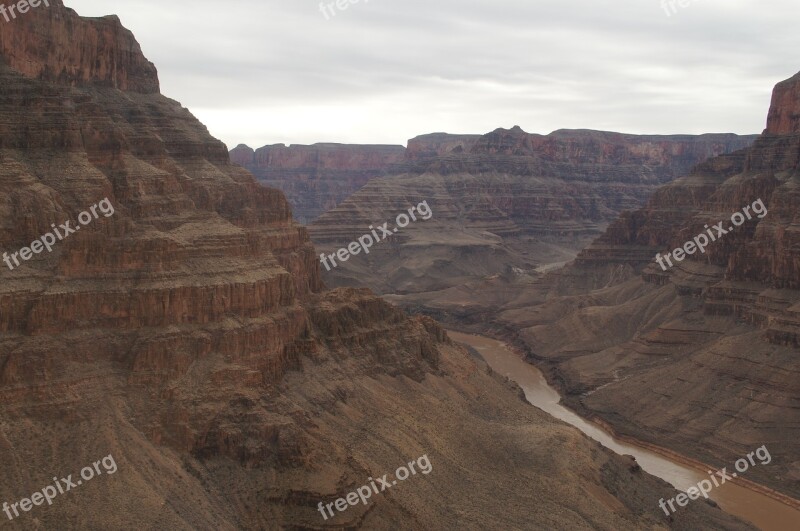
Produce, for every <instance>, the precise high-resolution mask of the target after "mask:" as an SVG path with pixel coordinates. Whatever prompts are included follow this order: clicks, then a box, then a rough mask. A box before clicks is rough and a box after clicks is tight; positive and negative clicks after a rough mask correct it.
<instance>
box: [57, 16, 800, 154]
mask: <svg viewBox="0 0 800 531" xmlns="http://www.w3.org/2000/svg"><path fill="white" fill-rule="evenodd" d="M329 1H330V0H326V3H327V2H329ZM681 1H683V2H684V3H687V4H688V5H687V6H686V7H680V6H679V5H678V0H674V4H675V8H674V10H670V9H669V7H668V6H667V7H664V6H662V0H548V1H543V0H360V1H359V2H358V3H355V4H352V5H349V3H348V2H347V0H340V2H341V4H342V5H347V9H346V10H338V9H337V8H336V7H335V4H334V6H333V7H332V8H328V9H327V18H326V15H325V14H323V13H322V12H321V10H320V2H319V0H225V1H220V0H193V1H191V2H189V1H188V0H176V1H172V2H169V1H164V0H121V1H118V2H115V1H109V0H65V3H66V4H67V6H69V7H72V8H73V9H75V10H76V11H77V12H78V13H79V14H81V15H84V16H102V15H107V14H112V13H113V14H116V15H119V17H120V18H121V19H122V23H123V24H124V25H125V26H126V27H127V28H129V29H130V30H132V31H133V33H134V34H135V35H136V37H137V39H138V41H139V43H140V44H141V45H142V49H143V50H144V53H145V55H146V56H147V57H148V59H150V60H151V61H153V63H155V65H156V67H157V68H158V72H159V78H160V80H161V92H162V93H163V94H164V95H166V96H169V97H170V98H173V99H176V100H178V101H180V102H181V103H182V104H183V105H184V106H186V107H188V108H189V109H190V110H191V111H192V112H193V113H194V114H195V116H197V117H198V118H199V119H200V120H201V121H202V122H203V123H205V124H206V125H207V126H208V128H209V130H210V131H211V133H212V134H213V135H214V136H216V137H218V138H220V139H221V140H222V141H224V142H225V143H226V144H227V145H228V147H229V148H232V147H234V146H236V145H237V144H238V143H242V142H243V143H247V144H249V145H250V146H251V147H260V146H262V145H265V144H275V143H281V142H282V143H286V144H291V143H298V144H311V143H314V142H346V143H372V144H374V143H388V144H405V142H406V140H407V139H409V138H411V137H414V136H417V135H419V134H424V133H431V132H437V131H444V132H448V133H485V132H488V131H491V130H493V129H496V128H497V127H511V126H513V125H519V126H521V127H522V128H523V129H525V130H526V131H528V132H535V133H549V132H550V131H553V130H555V129H561V128H588V129H602V130H611V131H621V132H626V133H660V134H671V133H705V132H734V133H760V132H761V131H762V130H763V128H764V125H765V121H766V114H767V109H768V106H769V98H770V93H771V90H772V87H773V86H774V85H775V83H777V82H778V81H780V80H782V79H786V78H788V77H790V76H792V75H793V74H795V73H796V72H798V71H800V31H798V29H797V20H798V16H797V15H798V14H800V4H799V3H798V1H797V0H681ZM332 11H334V12H335V15H334V14H332ZM667 11H669V12H670V13H671V14H670V15H668V14H667Z"/></svg>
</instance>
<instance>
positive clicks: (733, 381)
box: [404, 76, 800, 498]
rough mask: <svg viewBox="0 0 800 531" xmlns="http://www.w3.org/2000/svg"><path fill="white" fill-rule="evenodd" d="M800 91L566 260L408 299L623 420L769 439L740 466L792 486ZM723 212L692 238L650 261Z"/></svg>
mask: <svg viewBox="0 0 800 531" xmlns="http://www.w3.org/2000/svg"><path fill="white" fill-rule="evenodd" d="M799 100H800V76H795V77H793V78H791V79H789V80H787V81H784V82H782V83H780V84H778V86H777V87H776V89H775V94H774V97H773V100H772V107H771V109H770V111H769V118H768V125H767V129H766V130H765V131H764V134H763V135H761V136H760V137H759V138H758V139H757V141H756V142H755V143H754V144H753V146H752V147H750V148H749V149H746V150H743V151H740V152H736V153H732V154H728V155H723V156H720V157H716V158H713V159H711V160H709V161H707V162H705V163H702V164H700V165H699V166H697V167H696V168H695V169H694V170H693V171H692V172H691V173H690V174H689V175H688V176H686V177H683V178H680V179H678V180H676V181H674V182H672V183H669V184H667V185H665V186H663V187H661V188H660V189H659V190H658V191H656V192H655V193H654V194H653V197H652V198H651V199H650V200H649V201H648V203H647V205H646V206H644V207H643V208H641V209H637V210H634V211H631V212H626V213H624V214H622V215H621V216H620V217H619V218H618V219H617V220H615V221H614V222H613V223H611V225H610V226H609V228H608V230H607V231H606V232H605V233H604V234H603V235H602V236H601V237H600V238H598V239H597V240H596V241H595V242H594V243H593V244H592V245H591V246H589V247H588V248H587V249H585V250H584V251H582V252H581V253H580V254H579V256H578V258H577V260H575V262H574V263H573V264H571V265H570V266H568V267H566V268H564V269H562V270H560V271H557V272H553V273H550V274H549V275H547V276H546V277H544V278H540V277H537V276H534V275H516V276H513V275H506V276H503V277H498V278H494V279H489V280H486V281H484V282H477V281H476V282H473V283H471V284H469V285H465V286H460V287H458V288H453V289H451V290H449V291H448V292H442V293H438V294H436V295H437V296H436V297H434V296H426V298H424V299H421V298H420V297H416V298H415V297H410V296H409V297H405V298H404V299H405V302H406V303H407V304H408V305H409V306H415V307H417V308H418V309H420V310H424V311H426V312H427V313H429V314H432V315H435V316H438V317H440V318H447V317H450V318H456V319H458V320H459V321H460V322H461V323H471V324H472V325H473V329H474V330H481V331H485V332H487V331H488V332H492V333H494V334H496V335H498V336H501V337H505V338H508V339H511V340H514V341H516V342H518V344H519V345H520V347H521V348H526V349H527V350H528V352H529V353H530V358H531V360H532V361H535V362H536V363H537V364H539V365H541V366H543V367H545V368H547V369H548V370H549V371H550V376H551V378H552V380H553V381H554V382H555V383H557V384H559V385H561V387H562V389H563V390H564V391H565V392H566V393H567V394H568V401H569V402H570V404H571V405H572V406H573V407H575V408H577V409H579V410H581V411H582V412H584V413H585V414H586V415H589V416H597V417H600V418H602V419H603V420H604V421H605V422H607V423H609V424H611V425H612V426H613V427H614V429H616V430H617V431H619V432H620V433H622V434H624V435H630V436H634V437H636V438H638V439H643V440H647V441H648V442H651V443H653V444H657V445H662V446H667V447H669V448H670V449H672V450H674V451H676V452H678V453H681V454H686V455H690V456H692V457H694V458H697V459H700V460H702V461H704V462H707V463H713V464H716V465H719V466H726V465H729V464H730V463H733V462H734V461H735V460H736V459H738V458H740V457H742V456H743V455H746V454H747V452H749V451H752V450H753V449H754V448H756V447H759V446H761V445H766V446H767V447H768V448H769V449H770V451H771V452H773V463H772V466H770V467H759V468H754V469H752V470H750V471H749V472H748V474H749V477H750V478H753V479H756V480H757V481H760V482H763V483H764V484H766V485H769V486H770V487H772V488H775V489H778V490H781V491H782V492H784V493H788V494H790V495H792V496H794V497H795V498H797V497H799V496H800V459H799V457H798V456H800V445H798V441H800V437H798V435H800V355H799V352H800V351H799V350H798V347H800V289H799V288H800V223H799V222H800V218H799V217H798V216H800V180H798V163H799V162H800V126H799V125H798V121H797V120H796V114H797V102H798V101H799ZM758 200H761V201H763V205H764V207H765V208H766V210H767V213H766V215H756V214H755V213H754V207H753V203H754V202H756V201H758ZM745 207H748V208H749V209H750V216H749V217H751V218H752V219H746V218H747V217H745V216H743V218H744V224H743V225H742V226H741V227H738V228H736V227H733V223H732V222H731V217H732V215H733V214H734V213H736V212H744V209H745ZM719 222H723V223H722V225H720V227H721V228H722V229H723V230H724V231H725V232H727V234H719V233H718V231H717V230H715V229H711V230H712V234H714V236H715V238H717V241H713V242H711V243H710V245H709V246H708V248H707V249H706V251H705V252H704V253H700V252H696V251H695V252H694V254H691V255H689V256H688V257H687V258H685V259H683V260H682V261H678V260H673V261H672V263H673V267H668V268H667V270H666V271H665V270H664V269H663V268H662V267H661V266H659V265H658V264H657V263H656V261H655V258H656V254H657V253H660V254H661V255H664V254H666V253H667V252H669V251H672V250H674V249H676V248H678V247H683V246H684V244H685V243H686V242H688V241H690V240H692V239H693V238H694V237H695V236H697V235H699V234H703V233H706V231H707V230H708V228H710V227H713V226H714V225H717V224H718V223H719ZM465 305H466V307H465ZM773 449H774V450H773Z"/></svg>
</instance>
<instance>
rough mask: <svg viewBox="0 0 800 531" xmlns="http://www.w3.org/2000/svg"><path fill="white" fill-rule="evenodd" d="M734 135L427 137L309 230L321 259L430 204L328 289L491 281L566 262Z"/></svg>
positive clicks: (501, 132)
mask: <svg viewBox="0 0 800 531" xmlns="http://www.w3.org/2000/svg"><path fill="white" fill-rule="evenodd" d="M753 140H755V137H750V136H737V135H731V134H709V135H699V136H689V135H675V136H654V135H653V136H637V135H625V134H619V133H609V132H601V131H584V130H560V131H555V132H553V133H551V134H549V135H537V134H529V133H526V132H525V131H523V130H522V129H521V128H519V127H513V128H511V129H497V130H495V131H493V132H491V133H488V134H486V135H446V134H441V133H437V134H433V135H424V136H422V137H417V138H415V139H412V140H410V141H409V142H408V149H407V153H406V162H405V163H404V165H403V166H402V167H395V168H394V170H393V171H394V172H395V173H393V174H392V175H388V176H385V177H379V178H375V179H372V180H370V181H369V182H367V183H366V185H364V186H363V187H362V188H361V189H360V190H358V191H356V192H355V193H354V194H353V195H351V196H350V197H348V198H347V199H346V200H344V201H343V202H342V203H341V204H340V205H339V206H337V207H335V208H333V209H331V210H329V211H327V212H325V213H324V214H323V215H321V216H320V217H318V218H317V219H315V220H314V221H313V222H312V223H311V224H310V225H309V227H308V229H309V233H310V235H311V238H312V241H313V242H314V244H315V245H316V247H317V248H318V249H319V250H321V251H324V252H326V253H330V252H333V251H335V250H336V249H338V248H340V247H342V246H344V245H347V243H349V242H351V241H354V240H355V239H356V238H357V237H358V236H360V235H361V234H363V233H364V232H366V230H365V229H366V228H367V227H368V226H369V225H371V224H375V226H378V225H380V224H381V223H383V222H384V221H387V220H392V219H394V216H396V215H397V214H398V213H400V212H403V211H405V210H406V209H407V208H408V207H409V206H412V205H416V204H417V203H419V202H420V201H423V200H427V201H428V203H429V204H430V206H431V209H432V210H433V212H434V214H433V219H431V220H430V221H426V222H425V223H415V224H412V225H411V226H409V227H408V228H406V229H403V230H402V231H400V233H398V234H396V235H395V236H393V238H392V239H391V242H389V243H388V244H385V245H380V246H376V247H375V248H374V249H373V250H372V252H371V253H370V255H369V256H368V257H360V259H358V260H350V261H349V262H348V263H347V264H345V265H344V266H343V267H339V268H337V269H336V270H335V271H333V272H331V273H330V274H326V277H325V278H326V281H327V282H329V283H330V284H331V285H336V286H354V287H355V286H368V287H370V288H371V289H373V290H374V291H376V292H377V293H382V294H392V293H397V294H408V293H420V294H422V293H431V292H437V291H441V290H444V289H448V288H450V287H457V286H460V285H463V284H465V283H468V282H470V281H473V280H476V279H481V278H486V277H491V276H493V275H501V276H502V275H512V276H513V275H520V274H522V275H524V274H529V273H535V272H536V271H537V270H538V269H539V268H541V267H543V266H544V267H546V266H548V264H553V263H561V262H567V261H569V260H572V259H573V258H574V257H575V256H576V255H577V253H578V252H579V251H580V250H582V249H583V248H585V247H586V246H588V245H589V244H590V243H591V242H592V241H593V240H594V239H595V238H596V237H597V236H599V235H600V234H602V233H603V231H604V230H605V228H606V227H607V225H608V223H610V222H611V221H612V220H614V219H615V218H616V217H617V216H618V214H619V213H620V212H622V211H624V210H631V209H635V208H638V207H640V206H642V205H644V203H645V201H646V200H647V199H648V198H649V197H650V195H651V194H653V193H654V192H655V191H656V190H657V189H658V187H659V186H661V185H663V184H665V183H668V182H670V181H672V180H674V179H675V178H677V177H679V176H680V175H683V174H685V173H687V172H688V171H689V170H690V169H691V167H693V166H694V165H696V164H697V163H699V162H702V161H704V160H706V159H707V158H710V157H713V156H715V155H720V154H726V153H730V152H735V151H738V150H740V149H741V148H744V147H747V146H749V145H750V144H751V143H752V142H753Z"/></svg>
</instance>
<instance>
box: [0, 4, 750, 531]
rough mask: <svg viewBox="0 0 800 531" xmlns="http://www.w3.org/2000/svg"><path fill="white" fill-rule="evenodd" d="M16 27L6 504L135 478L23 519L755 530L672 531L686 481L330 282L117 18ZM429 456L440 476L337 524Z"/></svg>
mask: <svg viewBox="0 0 800 531" xmlns="http://www.w3.org/2000/svg"><path fill="white" fill-rule="evenodd" d="M0 32H2V36H3V37H2V38H3V39H4V41H3V42H4V43H6V44H4V48H3V49H2V53H0V57H2V59H3V61H2V63H1V64H0V96H1V97H0V226H2V230H0V247H1V248H2V251H3V252H7V253H9V254H10V255H13V256H17V255H19V256H20V257H22V260H23V261H22V262H21V264H20V265H19V266H17V267H11V266H9V267H6V265H5V264H3V265H1V266H0V448H1V449H2V451H0V465H2V470H3V474H2V480H0V499H1V500H7V501H8V502H9V503H13V502H15V501H16V500H21V499H22V498H24V497H27V496H30V495H31V493H33V492H36V491H38V490H40V489H42V488H43V486H46V485H50V484H51V481H52V479H51V478H53V476H56V475H57V476H58V477H67V476H68V475H71V477H72V478H73V479H76V480H77V478H78V473H79V472H80V471H81V468H82V467H86V466H91V463H93V462H96V461H97V460H99V459H101V458H103V457H104V456H113V458H114V460H115V462H116V463H117V465H118V469H117V471H116V472H115V473H113V474H111V473H108V474H102V475H100V476H98V477H96V478H94V479H93V480H92V481H90V482H86V483H84V484H83V485H80V481H79V485H80V486H79V487H76V488H74V489H72V491H70V492H65V493H63V494H62V495H59V496H58V497H57V498H56V499H55V500H54V503H53V505H42V506H35V507H33V510H32V512H30V514H28V513H27V512H22V513H21V515H20V516H19V517H18V518H17V519H16V520H15V522H14V523H13V524H12V525H15V526H18V527H19V528H21V529H40V528H42V527H45V528H51V529H181V530H183V529H187V530H189V529H226V530H227V529H287V528H293V529H319V528H324V527H337V528H348V529H357V528H365V529H396V528H397V527H398V525H401V526H402V527H403V528H404V529H431V528H438V529H443V528H447V527H450V528H473V529H478V528H480V529H489V528H496V529H510V528H524V527H530V526H531V525H534V526H537V527H542V528H585V527H591V528H603V529H625V530H628V529H630V530H634V529H642V528H648V529H669V528H674V529H693V528H694V529H696V528H704V529H720V530H722V529H751V527H749V526H747V525H746V524H744V523H742V522H739V521H737V520H735V519H733V518H731V517H729V516H727V515H726V514H724V513H722V512H721V511H719V510H718V509H716V508H714V507H712V506H711V505H709V504H705V503H697V504H693V506H691V507H689V508H687V509H686V510H685V511H681V512H680V514H677V515H675V517H674V518H670V519H666V518H665V517H664V515H663V513H662V512H661V510H660V509H659V508H658V506H657V504H656V500H658V499H659V498H661V497H664V498H669V497H671V496H674V495H675V490H674V489H672V488H670V487H669V486H668V485H667V484H665V483H664V482H662V481H660V480H657V479H655V478H653V477H650V476H648V475H646V474H644V473H643V472H642V471H641V470H640V469H639V467H638V466H636V465H635V464H632V463H631V462H630V460H628V459H626V458H623V457H620V456H615V455H613V454H611V453H610V452H608V451H605V450H604V449H602V448H599V447H598V446H597V445H596V444H594V443H592V442H590V441H588V440H587V439H586V438H585V437H583V436H582V435H580V434H579V433H578V432H577V431H576V430H574V429H572V428H570V427H568V426H566V425H564V424H563V423H560V422H557V421H555V420H554V419H552V418H550V417H548V416H546V415H544V414H543V413H542V412H541V411H539V410H537V409H535V408H533V407H530V406H529V405H528V404H526V403H525V402H524V401H523V400H522V399H521V398H520V396H519V390H518V389H516V388H514V387H512V386H511V385H510V384H509V383H508V382H507V381H505V380H504V379H503V378H500V377H498V376H497V375H494V374H492V373H491V371H489V370H488V369H487V367H486V366H485V365H483V364H482V363H481V362H480V361H478V360H475V359H472V358H471V357H470V356H469V355H468V354H467V353H466V352H465V351H464V350H463V349H461V348H458V347H456V346H455V345H454V344H453V343H452V342H451V341H450V340H449V339H448V338H447V336H446V334H445V333H444V331H443V330H442V328H441V327H440V326H439V325H437V324H436V323H435V322H434V321H432V320H431V319H429V318H425V317H414V318H409V317H407V316H406V315H405V314H403V313H402V312H401V311H399V310H398V309H397V308H395V307H393V306H391V305H389V304H387V303H386V302H384V301H382V300H380V299H379V298H377V297H375V296H374V295H373V294H372V293H370V292H368V291H366V290H354V289H339V290H335V291H327V290H326V289H325V287H324V286H323V284H322V282H321V280H320V269H319V264H318V261H317V257H316V253H315V251H314V247H313V246H312V244H311V242H310V240H309V237H308V234H307V232H306V229H305V228H304V227H302V226H301V225H299V224H298V223H297V222H295V221H294V220H293V219H292V218H291V215H290V212H291V209H290V206H289V204H288V203H287V201H286V199H285V197H284V195H283V194H282V193H281V192H280V191H277V190H274V189H270V188H265V187H262V186H260V185H259V184H258V183H257V182H256V180H255V179H254V178H253V176H252V175H251V174H249V173H248V172H247V171H246V170H244V169H243V168H241V167H239V166H236V165H233V164H231V162H230V160H229V156H228V153H227V150H226V148H225V146H224V145H223V144H222V143H221V142H219V141H218V140H216V139H214V138H212V137H211V136H210V135H209V134H208V131H207V129H206V128H205V127H204V126H203V125H202V124H201V123H199V122H198V121H197V120H196V119H195V118H194V117H193V116H192V115H191V114H190V113H189V111H188V110H187V109H185V108H183V107H181V105H180V104H179V103H178V102H176V101H173V100H170V99H168V98H165V97H163V96H161V95H160V94H159V93H158V91H157V86H158V84H157V79H156V78H155V71H154V70H153V69H151V68H150V67H148V66H147V65H149V62H148V61H147V60H146V59H145V58H144V57H143V56H142V55H141V53H140V51H139V47H138V44H135V41H134V40H133V38H132V36H130V34H129V33H128V32H127V31H126V30H123V29H122V28H121V27H120V26H119V25H118V21H117V20H116V19H115V18H112V17H104V18H102V19H83V18H80V17H78V15H77V14H76V13H75V12H74V11H72V10H69V9H67V8H65V7H64V6H63V4H62V3H61V2H60V1H59V2H56V1H53V2H52V3H51V6H50V7H49V8H44V7H39V8H37V9H32V10H30V11H29V12H28V13H25V14H24V18H23V17H20V18H19V19H18V20H16V21H14V22H13V23H10V24H5V25H0ZM22 48H24V49H25V51H24V53H25V54H29V55H27V56H26V57H28V59H25V60H24V61H23V60H20V59H19V57H21V56H19V55H15V54H19V53H23V51H22ZM108 58H116V59H115V60H113V61H112V62H111V63H110V64H109V63H107V62H106V61H107V59H108ZM123 58H124V60H121V59H123ZM105 198H107V199H108V200H109V201H110V203H111V204H112V205H113V207H114V212H113V214H111V215H108V216H106V215H102V216H98V217H97V219H93V220H91V222H90V223H87V224H85V225H79V226H76V225H75V220H76V218H77V217H78V213H79V212H81V211H84V210H87V209H90V207H91V206H92V205H95V204H97V203H98V201H100V200H103V199H105ZM67 220H71V221H72V224H73V225H72V226H73V227H76V230H75V233H73V234H70V235H69V236H68V237H65V238H64V239H63V240H60V241H57V243H56V244H55V246H54V247H53V249H52V252H49V251H42V250H41V249H40V250H39V251H38V252H36V251H35V249H34V253H33V254H32V257H30V256H29V258H30V259H29V260H27V261H26V260H25V256H26V254H25V253H24V252H20V251H19V249H21V248H23V247H25V246H28V245H31V242H33V241H35V240H36V239H38V238H39V237H40V236H42V235H43V234H45V233H47V232H48V231H50V230H53V228H54V225H55V224H64V222H65V221H67ZM77 227H79V228H77ZM11 260H15V258H11ZM12 263H13V262H12ZM486 397H491V400H487V399H486ZM422 455H427V456H428V458H429V460H430V463H431V464H432V471H431V473H430V474H426V475H422V474H417V475H416V476H413V477H411V478H409V479H408V480H407V481H405V482H403V483H402V484H401V485H398V486H397V487H395V488H392V490H391V491H388V492H386V493H381V494H380V496H375V497H374V498H373V500H371V501H370V503H369V504H368V505H359V506H356V507H351V508H349V510H348V511H347V512H343V513H337V515H336V517H335V518H332V519H330V521H325V520H322V518H323V517H322V515H321V514H320V513H319V512H318V506H317V504H318V503H319V502H326V503H327V502H333V501H334V500H336V499H337V498H339V497H342V496H345V495H346V494H347V493H348V492H350V491H352V490H354V489H355V488H357V487H359V486H361V485H364V484H367V482H368V479H367V478H369V477H382V474H384V473H389V474H391V473H392V471H394V470H395V469H396V468H397V467H398V466H401V465H403V464H406V463H408V462H409V460H413V459H417V458H418V457H419V456H422ZM520 485H524V486H525V488H520ZM609 507H613V510H609ZM23 511H24V509H23ZM0 518H4V516H0ZM398 523H399V524H398Z"/></svg>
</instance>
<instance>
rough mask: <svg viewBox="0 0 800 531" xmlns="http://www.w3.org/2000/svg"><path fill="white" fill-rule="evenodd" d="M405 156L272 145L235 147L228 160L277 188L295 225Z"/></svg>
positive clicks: (384, 150) (393, 150)
mask: <svg viewBox="0 0 800 531" xmlns="http://www.w3.org/2000/svg"><path fill="white" fill-rule="evenodd" d="M404 157H405V148H404V147H403V146H380V145H346V144H314V145H312V146H302V145H291V146H285V145H283V144H277V145H274V146H264V147H262V148H259V149H257V150H255V151H253V149H252V148H250V147H248V146H246V145H244V144H240V145H239V146H237V147H236V148H234V149H232V150H231V161H232V162H233V163H234V164H239V165H240V166H243V167H244V168H247V169H248V170H250V171H251V172H252V173H253V175H255V176H256V177H257V178H258V180H259V182H261V183H262V184H264V185H265V186H268V187H272V188H277V189H279V190H282V191H283V192H284V193H285V194H286V197H287V199H288V200H289V203H290V204H291V205H292V207H293V212H294V217H295V219H297V220H298V221H299V222H300V223H303V224H306V223H310V222H311V221H313V220H314V219H316V218H317V217H319V216H320V215H321V214H322V213H323V212H326V211H327V210H330V209H332V208H334V207H335V206H336V205H338V204H339V203H341V202H342V201H343V200H344V199H345V198H347V197H348V196H350V195H351V194H352V193H353V192H355V191H356V190H358V189H359V188H361V187H362V186H364V185H365V184H366V183H367V182H368V181H369V180H370V179H374V178H376V177H380V176H383V175H386V174H387V172H389V171H390V169H391V168H392V167H394V166H395V165H397V164H399V163H401V162H402V161H403V160H404Z"/></svg>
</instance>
